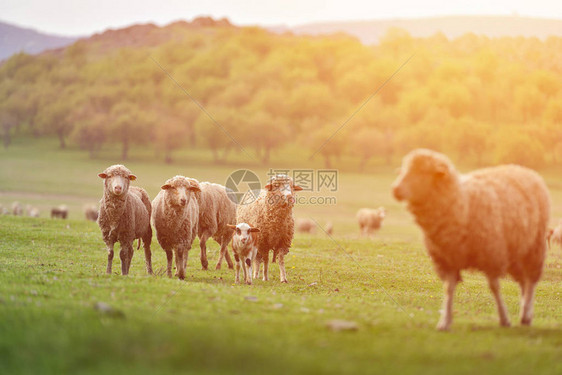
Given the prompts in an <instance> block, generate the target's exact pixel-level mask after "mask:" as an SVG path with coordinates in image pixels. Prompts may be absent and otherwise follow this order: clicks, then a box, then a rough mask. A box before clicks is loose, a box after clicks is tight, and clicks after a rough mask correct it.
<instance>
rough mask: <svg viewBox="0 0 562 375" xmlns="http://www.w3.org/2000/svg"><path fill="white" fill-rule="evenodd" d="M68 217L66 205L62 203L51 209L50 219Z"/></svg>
mask: <svg viewBox="0 0 562 375" xmlns="http://www.w3.org/2000/svg"><path fill="white" fill-rule="evenodd" d="M67 217H68V207H67V206H66V205H64V204H62V205H60V206H58V207H53V208H52V209H51V219H56V218H60V219H66V218H67Z"/></svg>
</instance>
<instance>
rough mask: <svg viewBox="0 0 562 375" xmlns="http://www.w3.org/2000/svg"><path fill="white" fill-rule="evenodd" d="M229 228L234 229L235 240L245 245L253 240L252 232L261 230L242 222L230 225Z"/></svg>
mask: <svg viewBox="0 0 562 375" xmlns="http://www.w3.org/2000/svg"><path fill="white" fill-rule="evenodd" d="M228 227H229V228H232V229H234V235H233V240H234V242H235V244H236V243H239V244H242V245H243V246H244V245H246V244H248V243H250V242H251V241H252V233H253V232H259V231H260V230H259V228H254V227H251V226H250V225H249V224H246V223H240V224H238V225H230V224H229V225H228Z"/></svg>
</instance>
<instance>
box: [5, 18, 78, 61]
mask: <svg viewBox="0 0 562 375" xmlns="http://www.w3.org/2000/svg"><path fill="white" fill-rule="evenodd" d="M0 35H1V36H2V37H1V38H0V60H4V59H7V58H8V57H10V56H12V55H13V54H15V53H18V52H22V51H23V52H26V53H29V54H36V53H39V52H42V51H44V50H47V49H52V48H59V47H64V46H67V45H69V44H72V43H74V41H76V39H78V38H74V37H67V36H58V35H51V34H44V33H41V32H38V31H35V30H33V29H27V28H23V27H19V26H15V25H11V24H9V23H6V22H1V21H0Z"/></svg>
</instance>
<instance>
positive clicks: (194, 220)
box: [152, 176, 201, 280]
mask: <svg viewBox="0 0 562 375" xmlns="http://www.w3.org/2000/svg"><path fill="white" fill-rule="evenodd" d="M161 189H162V190H160V192H159V193H158V195H157V196H156V198H154V200H153V201H152V220H153V224H154V228H155V229H156V238H157V239H158V242H159V243H160V246H162V249H164V251H165V252H166V258H167V260H168V267H167V274H168V277H172V260H173V254H174V252H175V254H176V268H177V276H178V278H179V279H180V280H184V279H185V274H186V267H187V257H188V252H189V250H190V249H191V245H192V243H193V240H194V239H195V237H196V236H197V230H198V221H199V204H198V197H197V196H198V195H199V194H201V187H200V186H199V183H198V182H197V180H194V179H190V178H186V177H184V176H175V177H173V178H170V179H168V180H167V181H166V182H165V183H164V185H162V188H161Z"/></svg>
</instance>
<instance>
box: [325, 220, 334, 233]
mask: <svg viewBox="0 0 562 375" xmlns="http://www.w3.org/2000/svg"><path fill="white" fill-rule="evenodd" d="M324 230H325V231H326V234H327V235H329V236H331V235H332V234H334V224H332V222H331V221H328V222H327V223H326V227H325V228H324Z"/></svg>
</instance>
